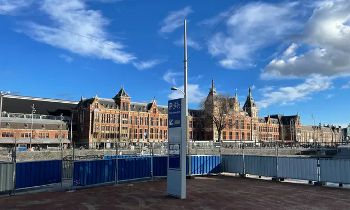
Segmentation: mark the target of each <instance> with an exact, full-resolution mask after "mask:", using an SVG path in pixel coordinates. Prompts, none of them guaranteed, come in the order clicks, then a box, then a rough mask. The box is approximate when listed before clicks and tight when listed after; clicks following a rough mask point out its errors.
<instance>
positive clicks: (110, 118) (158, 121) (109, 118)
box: [95, 114, 168, 126]
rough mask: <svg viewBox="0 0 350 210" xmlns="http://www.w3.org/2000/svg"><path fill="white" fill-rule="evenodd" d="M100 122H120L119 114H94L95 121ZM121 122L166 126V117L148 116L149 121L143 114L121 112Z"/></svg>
mask: <svg viewBox="0 0 350 210" xmlns="http://www.w3.org/2000/svg"><path fill="white" fill-rule="evenodd" d="M100 117H101V123H120V120H119V115H117V114H96V116H95V122H100ZM121 121H122V124H135V125H139V124H140V125H149V124H150V125H151V126H168V122H167V119H163V118H153V117H151V118H150V122H148V121H149V118H148V117H143V116H134V117H133V116H130V118H129V115H128V114H122V119H121Z"/></svg>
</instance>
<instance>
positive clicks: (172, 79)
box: [163, 70, 183, 86]
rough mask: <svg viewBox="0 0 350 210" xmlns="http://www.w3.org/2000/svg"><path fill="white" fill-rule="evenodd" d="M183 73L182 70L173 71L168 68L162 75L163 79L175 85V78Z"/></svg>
mask: <svg viewBox="0 0 350 210" xmlns="http://www.w3.org/2000/svg"><path fill="white" fill-rule="evenodd" d="M182 75H183V73H182V72H173V71H171V70H168V71H167V72H165V74H164V75H163V80H164V81H166V82H167V83H169V84H171V85H174V86H175V85H176V80H177V77H180V76H182Z"/></svg>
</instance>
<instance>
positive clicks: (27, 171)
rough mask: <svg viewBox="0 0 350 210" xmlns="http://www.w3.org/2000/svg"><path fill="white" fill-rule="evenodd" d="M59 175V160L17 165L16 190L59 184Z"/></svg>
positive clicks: (60, 173)
mask: <svg viewBox="0 0 350 210" xmlns="http://www.w3.org/2000/svg"><path fill="white" fill-rule="evenodd" d="M61 175H62V161H61V160H48V161H35V162H21V163H17V164H16V189H19V188H27V187H35V186H41V185H47V184H53V183H59V182H61V180H62V178H61Z"/></svg>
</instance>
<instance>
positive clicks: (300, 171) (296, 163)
mask: <svg viewBox="0 0 350 210" xmlns="http://www.w3.org/2000/svg"><path fill="white" fill-rule="evenodd" d="M278 177H280V178H291V179H301V180H310V181H317V180H318V175H317V159H316V158H303V157H279V158H278Z"/></svg>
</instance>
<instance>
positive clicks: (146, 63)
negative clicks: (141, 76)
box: [133, 59, 163, 70]
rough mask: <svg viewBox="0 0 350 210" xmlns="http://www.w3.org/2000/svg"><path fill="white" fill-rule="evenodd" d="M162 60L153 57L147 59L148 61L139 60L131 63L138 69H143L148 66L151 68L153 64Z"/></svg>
mask: <svg viewBox="0 0 350 210" xmlns="http://www.w3.org/2000/svg"><path fill="white" fill-rule="evenodd" d="M162 62H163V61H161V60H158V59H154V60H148V61H140V62H133V65H134V66H135V67H136V68H137V69H138V70H145V69H149V68H153V67H154V66H156V65H158V64H160V63H162Z"/></svg>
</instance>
